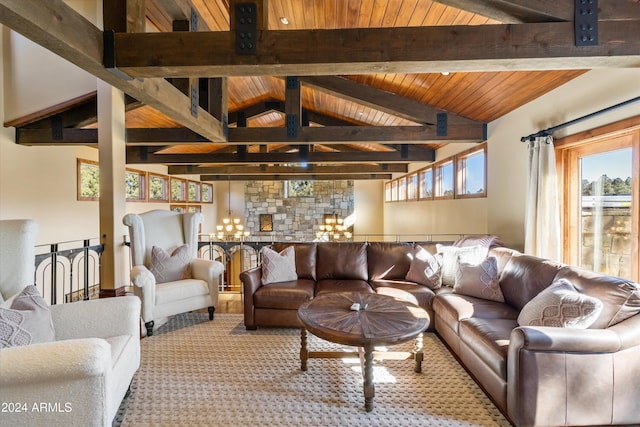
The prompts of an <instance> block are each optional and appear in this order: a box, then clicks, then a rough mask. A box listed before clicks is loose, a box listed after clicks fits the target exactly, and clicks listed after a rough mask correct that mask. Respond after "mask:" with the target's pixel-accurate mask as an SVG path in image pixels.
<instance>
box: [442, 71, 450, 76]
mask: <svg viewBox="0 0 640 427" xmlns="http://www.w3.org/2000/svg"><path fill="white" fill-rule="evenodd" d="M440 74H442V75H443V76H448V75H449V72H448V71H443V72H441V73H440Z"/></svg>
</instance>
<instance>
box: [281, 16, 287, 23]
mask: <svg viewBox="0 0 640 427" xmlns="http://www.w3.org/2000/svg"><path fill="white" fill-rule="evenodd" d="M280 22H282V23H283V24H284V25H289V20H288V19H287V17H286V16H281V17H280Z"/></svg>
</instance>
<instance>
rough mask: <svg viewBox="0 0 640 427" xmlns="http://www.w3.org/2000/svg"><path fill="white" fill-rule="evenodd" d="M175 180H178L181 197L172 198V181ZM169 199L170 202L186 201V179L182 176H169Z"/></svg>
mask: <svg viewBox="0 0 640 427" xmlns="http://www.w3.org/2000/svg"><path fill="white" fill-rule="evenodd" d="M174 181H175V182H179V183H180V187H181V188H180V190H181V191H180V193H181V194H180V196H181V198H179V199H174V198H173V183H174ZM169 200H170V202H171V203H187V180H186V179H184V178H176V177H173V176H172V177H171V180H170V185H169Z"/></svg>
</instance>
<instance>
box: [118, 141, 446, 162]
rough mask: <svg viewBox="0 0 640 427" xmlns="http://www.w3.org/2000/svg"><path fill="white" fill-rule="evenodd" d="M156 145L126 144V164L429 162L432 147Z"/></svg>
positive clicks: (433, 157)
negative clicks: (262, 149)
mask: <svg viewBox="0 0 640 427" xmlns="http://www.w3.org/2000/svg"><path fill="white" fill-rule="evenodd" d="M158 148H159V147H145V146H127V148H126V150H127V155H126V158H127V163H128V164H136V163H139V164H169V165H171V164H173V165H178V164H187V165H199V164H209V163H210V164H226V163H229V164H252V163H264V164H269V163H302V162H305V163H307V164H309V163H329V164H335V163H358V162H368V163H398V162H400V163H407V162H433V161H434V160H435V151H434V150H431V149H427V148H423V147H418V146H415V145H408V146H407V147H406V149H405V150H401V151H385V152H365V151H362V152H349V153H324V152H318V151H311V152H309V153H308V154H307V156H305V157H306V158H303V156H301V155H300V153H298V152H295V153H233V154H232V153H224V154H219V153H217V152H213V153H207V154H158V153H157V152H156V150H157V149H158Z"/></svg>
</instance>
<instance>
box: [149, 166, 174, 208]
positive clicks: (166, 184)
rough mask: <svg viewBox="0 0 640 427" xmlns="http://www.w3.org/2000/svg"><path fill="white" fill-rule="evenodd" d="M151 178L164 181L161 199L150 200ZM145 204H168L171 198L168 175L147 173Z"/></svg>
mask: <svg viewBox="0 0 640 427" xmlns="http://www.w3.org/2000/svg"><path fill="white" fill-rule="evenodd" d="M152 178H160V179H161V180H163V181H164V185H163V194H164V198H163V199H152V198H151V179H152ZM147 181H148V182H147V202H149V203H169V199H170V197H171V187H170V185H171V184H170V177H169V175H162V174H159V173H155V172H148V173H147Z"/></svg>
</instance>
